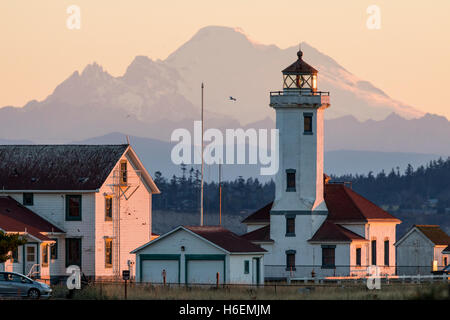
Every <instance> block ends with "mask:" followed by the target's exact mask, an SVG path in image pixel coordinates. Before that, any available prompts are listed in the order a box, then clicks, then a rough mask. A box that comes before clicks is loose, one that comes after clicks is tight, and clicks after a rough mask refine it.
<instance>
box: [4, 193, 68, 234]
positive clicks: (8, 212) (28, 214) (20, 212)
mask: <svg viewBox="0 0 450 320" xmlns="http://www.w3.org/2000/svg"><path fill="white" fill-rule="evenodd" d="M0 228H1V229H2V230H5V232H10V233H14V232H17V233H24V232H27V233H29V234H30V235H31V236H33V237H35V238H37V239H39V240H41V241H50V240H51V239H50V238H49V237H47V236H46V235H44V233H51V232H57V233H64V231H63V230H61V229H60V228H58V227H57V226H55V225H53V224H52V223H50V222H49V221H47V220H45V219H44V218H42V217H41V216H39V215H38V214H36V213H34V212H33V211H31V210H30V209H28V208H27V207H24V206H23V205H22V204H20V203H19V202H17V201H16V200H14V199H13V198H12V197H10V196H6V197H5V196H0Z"/></svg>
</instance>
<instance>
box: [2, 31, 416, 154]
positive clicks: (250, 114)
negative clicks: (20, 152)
mask: <svg viewBox="0 0 450 320" xmlns="http://www.w3.org/2000/svg"><path fill="white" fill-rule="evenodd" d="M297 50H298V49H297V46H293V47H290V48H287V49H280V48H278V47H276V46H274V45H262V44H258V43H256V42H254V41H252V40H250V39H249V38H248V37H247V36H246V35H245V34H243V33H242V32H241V31H240V30H236V29H232V28H227V27H206V28H203V29H201V30H200V31H198V32H197V34H195V35H194V36H193V37H192V39H190V40H189V41H187V42H186V43H185V44H184V45H182V46H181V47H180V48H179V49H177V50H176V51H175V52H173V53H172V54H171V55H170V56H169V57H168V58H167V59H165V60H164V61H161V60H157V61H154V60H151V59H150V58H148V57H144V56H137V57H136V58H135V59H134V60H133V61H132V62H131V64H130V65H129V67H128V69H127V70H126V72H125V73H124V74H123V75H122V76H119V77H114V76H111V75H110V74H109V73H108V72H107V71H105V70H103V68H102V67H101V66H100V65H99V64H97V63H93V64H90V65H88V66H86V67H85V69H84V70H83V71H82V72H81V73H80V72H78V71H75V72H74V73H73V74H72V75H71V76H69V77H68V78H67V79H66V80H64V81H63V82H62V83H61V84H59V85H58V86H57V87H56V88H55V90H54V92H53V93H52V94H50V95H49V96H48V97H47V98H46V99H45V100H43V101H30V102H29V103H27V104H26V105H25V106H24V107H21V108H20V107H19V108H17V107H4V108H1V109H0V137H1V138H4V139H27V140H32V141H39V142H67V141H73V140H82V139H87V138H90V137H93V136H101V135H105V134H108V133H110V132H115V131H121V132H126V133H128V134H130V135H135V136H142V137H149V138H156V139H160V140H165V141H167V140H169V139H170V135H171V132H172V131H173V129H175V128H187V129H192V126H193V120H198V119H199V118H200V84H201V82H205V125H206V127H207V128H208V127H215V128H219V129H221V128H237V127H240V126H246V125H249V124H250V123H256V124H257V125H258V126H264V125H266V126H270V123H272V121H273V118H274V112H273V110H272V109H271V108H270V107H269V106H268V102H269V91H271V90H280V89H281V83H282V81H281V72H280V71H281V70H282V69H283V68H284V67H285V66H287V65H289V64H290V63H292V62H293V61H294V60H295V59H296V57H297V56H296V51H297ZM302 50H303V52H304V59H305V60H306V61H307V62H308V63H310V64H311V65H313V66H314V67H316V68H317V69H318V70H319V89H320V90H322V91H330V92H331V102H332V107H331V108H329V109H328V110H327V112H326V117H327V119H331V118H337V117H341V116H352V117H354V118H355V119H357V120H359V121H367V120H374V121H378V120H381V119H384V118H386V117H387V116H388V115H389V114H391V113H392V112H395V113H396V114H398V115H400V116H401V117H402V118H405V119H412V118H419V117H421V116H423V112H421V111H419V110H417V109H414V108H412V107H409V106H406V105H404V104H402V103H400V102H398V101H395V100H393V99H391V98H390V97H388V96H387V95H386V94H385V93H384V92H383V91H382V90H381V89H378V88H376V87H375V86H373V85H372V84H370V83H369V82H366V81H364V80H361V79H359V78H357V77H356V76H354V75H352V74H351V73H350V72H349V71H347V70H345V69H344V68H343V67H341V66H340V65H339V64H338V63H337V62H336V61H334V60H333V59H332V58H330V57H328V56H326V55H325V54H323V53H321V52H319V51H318V50H316V49H314V48H313V47H311V46H309V45H308V44H306V43H302ZM230 96H232V97H235V98H236V101H233V100H230V99H229V97H230ZM342 130H347V129H344V128H343V129H342ZM361 130H364V128H361ZM346 149H348V147H347V146H346ZM367 150H371V148H370V146H368V148H367ZM416 151H419V150H416Z"/></svg>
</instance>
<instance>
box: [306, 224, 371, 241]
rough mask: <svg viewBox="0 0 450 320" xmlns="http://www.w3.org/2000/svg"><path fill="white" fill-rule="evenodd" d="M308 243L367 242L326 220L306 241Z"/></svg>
mask: <svg viewBox="0 0 450 320" xmlns="http://www.w3.org/2000/svg"><path fill="white" fill-rule="evenodd" d="M308 241H310V242H329V241H335V242H352V241H368V240H367V239H365V238H363V237H361V236H360V235H359V234H356V233H354V232H353V231H350V230H348V229H346V228H344V227H342V226H340V225H338V224H335V223H333V222H331V221H328V220H326V221H325V222H324V223H323V224H322V225H321V226H320V228H319V230H317V231H316V233H315V234H314V236H313V237H312V238H311V239H310V240H308Z"/></svg>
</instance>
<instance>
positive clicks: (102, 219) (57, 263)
mask: <svg viewBox="0 0 450 320" xmlns="http://www.w3.org/2000/svg"><path fill="white" fill-rule="evenodd" d="M156 193H159V190H158V188H157V186H156V185H155V183H154V182H153V180H152V178H151V176H150V175H149V173H148V172H147V170H146V169H145V168H144V166H143V165H142V163H141V161H140V160H139V158H138V156H137V155H136V153H135V152H134V150H133V148H132V147H131V146H129V145H1V146H0V230H2V231H4V232H7V233H19V234H21V235H22V236H23V237H25V239H26V240H27V244H25V245H24V246H21V247H19V248H18V250H16V252H13V253H12V255H13V259H11V260H10V261H8V262H6V263H4V264H0V268H1V269H3V270H6V271H15V272H19V273H23V274H25V275H27V274H28V275H31V276H34V277H37V278H41V279H51V280H58V279H60V278H61V277H63V278H64V277H66V276H67V275H66V267H68V266H69V265H78V266H79V267H80V268H81V271H82V272H83V273H84V274H85V275H86V276H88V277H95V278H116V277H118V276H119V275H120V273H121V270H125V269H126V270H128V269H130V270H131V273H132V275H134V271H133V270H134V266H135V263H134V258H135V257H134V255H132V254H130V251H131V250H132V249H134V248H136V246H138V245H140V244H142V243H145V242H148V241H149V240H151V238H152V219H151V216H152V194H156Z"/></svg>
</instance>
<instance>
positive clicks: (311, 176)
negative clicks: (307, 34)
mask: <svg viewBox="0 0 450 320" xmlns="http://www.w3.org/2000/svg"><path fill="white" fill-rule="evenodd" d="M297 58H298V59H297V61H295V62H294V63H293V64H291V65H290V66H289V67H287V68H286V69H284V70H283V71H282V74H283V90H282V91H275V92H270V106H271V107H272V108H274V109H275V112H276V128H277V129H278V130H279V154H280V169H279V171H278V174H277V176H276V187H275V189H276V195H275V201H274V204H273V207H272V211H271V212H272V213H274V214H277V213H289V212H291V213H296V212H297V213H298V212H301V213H302V214H304V215H306V214H313V215H314V214H326V212H327V207H326V204H325V202H324V198H323V184H324V182H323V142H324V138H323V134H324V129H323V125H324V124H323V120H324V119H323V118H324V112H325V110H326V109H327V108H328V107H329V106H330V97H329V93H328V92H321V91H318V90H317V80H318V79H317V73H318V72H317V70H316V69H314V68H313V67H311V66H310V65H309V64H307V63H306V62H305V61H303V53H302V51H299V52H298V53H297Z"/></svg>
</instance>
